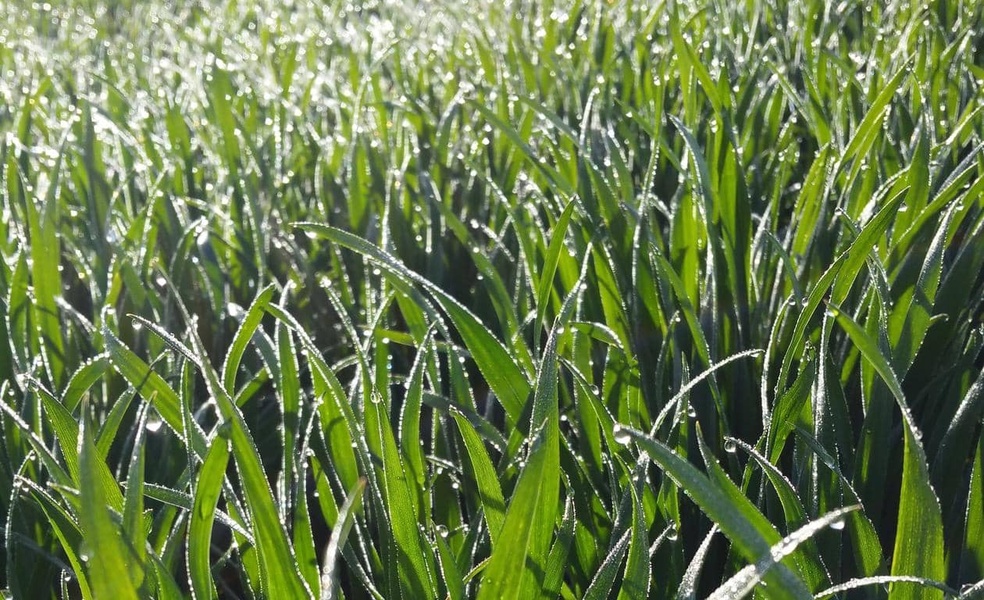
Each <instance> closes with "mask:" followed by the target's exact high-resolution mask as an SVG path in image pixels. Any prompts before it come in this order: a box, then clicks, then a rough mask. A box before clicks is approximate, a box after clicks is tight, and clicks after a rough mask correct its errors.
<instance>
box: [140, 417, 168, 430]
mask: <svg viewBox="0 0 984 600" xmlns="http://www.w3.org/2000/svg"><path fill="white" fill-rule="evenodd" d="M163 425H164V421H163V420H162V419H161V418H160V417H159V416H153V417H151V418H149V419H147V424H146V425H144V428H145V429H146V430H147V431H149V432H151V433H157V432H158V431H160V430H161V427H162V426H163Z"/></svg>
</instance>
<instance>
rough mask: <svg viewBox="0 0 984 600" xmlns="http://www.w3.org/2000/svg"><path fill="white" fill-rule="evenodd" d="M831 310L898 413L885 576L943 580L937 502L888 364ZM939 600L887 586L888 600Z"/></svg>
mask: <svg viewBox="0 0 984 600" xmlns="http://www.w3.org/2000/svg"><path fill="white" fill-rule="evenodd" d="M831 310H833V311H834V312H835V315H836V317H837V322H838V323H839V324H840V325H841V327H843V328H844V330H845V331H847V333H848V335H849V336H850V338H851V340H852V341H853V342H854V344H855V345H856V346H857V347H858V349H859V350H860V351H861V354H862V355H863V356H864V357H865V359H866V360H868V361H869V362H870V363H871V365H872V366H873V367H874V368H875V370H876V371H877V372H878V374H879V375H880V376H881V377H882V379H883V380H884V381H885V383H886V384H887V385H888V388H889V390H890V391H891V392H892V395H893V396H894V397H895V400H896V402H897V403H898V406H899V409H900V410H901V412H902V422H903V426H904V427H903V435H904V438H905V444H904V448H903V452H904V454H903V462H902V496H901V498H900V499H899V516H898V525H897V527H898V529H897V531H898V533H897V534H896V537H895V550H894V552H893V556H892V573H891V574H892V575H893V576H901V575H905V576H911V577H922V578H925V579H930V580H935V581H943V580H945V579H946V567H945V563H944V560H943V557H944V554H943V521H942V516H941V514H940V503H939V500H938V499H937V497H936V493H935V492H934V491H933V487H932V485H931V483H930V480H929V468H928V466H927V464H926V453H925V451H924V450H923V446H922V442H921V441H920V434H919V432H918V430H917V429H916V425H915V423H914V422H913V417H912V414H911V413H910V410H909V407H908V405H907V403H906V400H905V395H904V394H903V392H902V387H901V385H900V384H899V381H898V378H897V377H896V375H895V371H894V370H893V369H892V367H891V365H890V364H889V360H888V359H887V358H886V357H885V355H884V354H882V352H881V351H880V350H879V348H878V345H877V344H876V342H875V341H874V340H873V339H871V337H870V336H869V335H868V333H867V332H866V331H865V330H864V329H863V328H862V327H861V326H860V325H858V324H857V323H856V322H855V321H854V320H853V319H851V318H850V317H849V316H848V315H846V314H844V313H843V312H842V311H839V310H836V309H834V308H832V309H831ZM927 594H928V595H927ZM940 596H941V595H940V594H936V593H934V592H931V591H929V590H918V589H917V588H914V587H912V586H908V585H906V586H892V594H891V597H892V598H893V600H894V599H895V598H916V597H922V598H928V597H940Z"/></svg>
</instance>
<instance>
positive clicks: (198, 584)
mask: <svg viewBox="0 0 984 600" xmlns="http://www.w3.org/2000/svg"><path fill="white" fill-rule="evenodd" d="M228 461H229V441H228V439H227V438H226V437H224V436H223V435H222V433H221V432H220V434H219V435H218V436H217V437H216V438H215V439H213V440H212V443H211V445H210V446H209V449H208V453H207V454H206V455H205V461H204V462H203V463H202V466H201V469H200V470H199V472H198V477H197V481H196V483H195V490H194V504H193V506H192V509H191V517H190V522H189V524H188V577H189V583H191V589H192V590H193V591H194V593H195V597H196V598H202V599H206V598H215V597H216V591H215V584H214V583H213V582H212V572H211V569H210V567H209V563H210V556H209V555H210V554H211V548H212V525H213V523H214V515H215V508H216V506H217V505H218V502H219V497H220V496H221V495H222V482H223V479H224V478H225V471H226V465H227V464H228Z"/></svg>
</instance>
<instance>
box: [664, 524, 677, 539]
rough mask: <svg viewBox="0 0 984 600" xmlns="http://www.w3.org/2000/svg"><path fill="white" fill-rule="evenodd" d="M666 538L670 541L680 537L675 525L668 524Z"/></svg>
mask: <svg viewBox="0 0 984 600" xmlns="http://www.w3.org/2000/svg"><path fill="white" fill-rule="evenodd" d="M666 539H668V540H669V541H671V542H675V541H677V540H678V539H680V532H678V531H677V528H676V525H670V528H669V529H668V530H667V532H666Z"/></svg>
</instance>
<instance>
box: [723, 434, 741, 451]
mask: <svg viewBox="0 0 984 600" xmlns="http://www.w3.org/2000/svg"><path fill="white" fill-rule="evenodd" d="M724 451H725V452H727V453H729V454H734V453H735V452H738V443H737V442H735V441H734V440H733V439H731V438H728V439H726V440H724Z"/></svg>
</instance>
